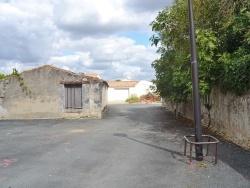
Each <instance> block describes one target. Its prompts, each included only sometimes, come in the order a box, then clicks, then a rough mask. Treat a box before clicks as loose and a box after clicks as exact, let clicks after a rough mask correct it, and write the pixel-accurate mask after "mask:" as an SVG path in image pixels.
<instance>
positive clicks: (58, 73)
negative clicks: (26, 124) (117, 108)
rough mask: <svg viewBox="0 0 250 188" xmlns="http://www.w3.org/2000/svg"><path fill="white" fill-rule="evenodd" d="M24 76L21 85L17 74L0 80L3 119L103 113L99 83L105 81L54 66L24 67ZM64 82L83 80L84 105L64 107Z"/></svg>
mask: <svg viewBox="0 0 250 188" xmlns="http://www.w3.org/2000/svg"><path fill="white" fill-rule="evenodd" d="M21 77H22V78H23V83H24V85H23V86H22V87H21V86H20V81H19V80H18V76H12V77H10V78H6V79H3V80H0V119H13V118H63V117H66V118H83V117H95V118H100V117H101V116H102V111H103V101H102V93H101V92H102V87H100V84H103V85H106V84H105V83H104V82H99V81H97V80H92V79H87V78H83V77H82V76H80V75H77V74H74V73H72V72H69V71H64V70H62V69H58V68H55V67H51V66H43V67H40V68H36V69H33V70H30V71H25V72H23V73H22V74H21ZM21 82H22V81H21ZM63 82H83V85H82V99H83V108H82V109H79V110H75V111H74V110H68V109H65V91H64V84H62V83H63ZM26 86H27V88H25V87H26ZM29 92H30V93H29ZM104 103H105V101H104Z"/></svg>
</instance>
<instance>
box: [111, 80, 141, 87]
mask: <svg viewBox="0 0 250 188" xmlns="http://www.w3.org/2000/svg"><path fill="white" fill-rule="evenodd" d="M138 83H139V81H115V82H108V84H109V87H112V88H124V87H125V88H127V87H135V86H136V85H137V84H138Z"/></svg>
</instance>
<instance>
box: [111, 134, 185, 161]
mask: <svg viewBox="0 0 250 188" xmlns="http://www.w3.org/2000/svg"><path fill="white" fill-rule="evenodd" d="M113 135H114V136H119V137H123V138H126V139H129V140H132V141H135V142H137V143H140V144H144V145H147V146H150V147H153V148H156V149H159V150H162V151H166V152H169V153H171V155H172V157H173V158H174V159H176V160H178V161H181V162H183V163H186V164H189V163H188V162H185V161H184V160H180V159H177V157H176V156H179V157H183V155H182V153H180V152H178V151H173V150H170V149H166V148H163V147H160V146H156V145H153V144H149V143H145V142H142V141H140V140H136V139H134V138H131V137H128V136H127V134H125V133H114V134H113Z"/></svg>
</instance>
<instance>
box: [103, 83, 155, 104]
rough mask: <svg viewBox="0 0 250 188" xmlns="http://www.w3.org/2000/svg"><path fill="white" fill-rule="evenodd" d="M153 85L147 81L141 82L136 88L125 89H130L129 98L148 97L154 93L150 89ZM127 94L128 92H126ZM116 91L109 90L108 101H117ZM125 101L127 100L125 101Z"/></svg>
mask: <svg viewBox="0 0 250 188" xmlns="http://www.w3.org/2000/svg"><path fill="white" fill-rule="evenodd" d="M151 85H153V83H152V82H149V81H146V80H141V81H140V82H139V83H138V84H137V85H136V86H135V87H130V88H124V90H125V89H128V90H129V91H128V95H129V97H130V96H131V95H134V94H135V95H136V96H137V97H140V96H141V95H146V94H148V92H153V91H152V90H151V89H150V86H151ZM124 92H125V91H124ZM126 92H127V91H126ZM116 93H117V92H116V91H115V89H114V88H108V101H116V99H117V97H116ZM123 100H124V101H125V100H126V99H123Z"/></svg>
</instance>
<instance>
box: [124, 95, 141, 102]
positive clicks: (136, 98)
mask: <svg viewBox="0 0 250 188" xmlns="http://www.w3.org/2000/svg"><path fill="white" fill-rule="evenodd" d="M126 102H128V103H138V102H139V97H137V96H136V95H135V94H133V95H131V96H130V97H129V98H127V99H126Z"/></svg>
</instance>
